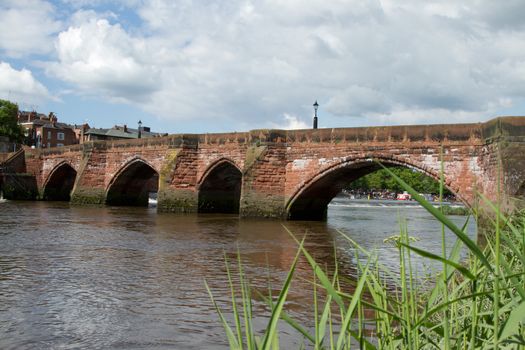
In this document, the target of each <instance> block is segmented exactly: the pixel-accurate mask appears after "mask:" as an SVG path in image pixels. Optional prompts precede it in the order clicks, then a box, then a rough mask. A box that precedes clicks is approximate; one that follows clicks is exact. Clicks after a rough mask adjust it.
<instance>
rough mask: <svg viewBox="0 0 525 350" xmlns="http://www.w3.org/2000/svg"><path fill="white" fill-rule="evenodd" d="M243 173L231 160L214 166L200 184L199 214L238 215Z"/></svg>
mask: <svg viewBox="0 0 525 350" xmlns="http://www.w3.org/2000/svg"><path fill="white" fill-rule="evenodd" d="M241 186H242V172H241V170H240V169H239V168H238V167H237V165H235V163H234V162H232V161H231V160H229V159H226V158H223V159H220V160H218V161H217V162H215V163H214V164H212V165H211V166H210V167H209V168H208V170H207V171H206V172H205V173H204V175H203V176H202V178H201V181H200V184H199V187H198V188H199V198H198V201H199V202H198V212H199V213H225V214H238V213H239V203H240V199H241Z"/></svg>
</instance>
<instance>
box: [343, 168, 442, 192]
mask: <svg viewBox="0 0 525 350" xmlns="http://www.w3.org/2000/svg"><path fill="white" fill-rule="evenodd" d="M388 171H390V172H392V173H393V174H395V175H396V176H398V177H399V178H401V179H403V181H405V182H406V183H407V184H408V185H409V186H410V187H412V188H413V189H414V190H416V191H417V192H418V193H430V194H438V193H439V187H440V186H439V181H436V180H435V179H433V178H431V177H430V176H428V175H425V174H423V173H422V172H419V171H415V170H412V169H409V168H406V167H393V168H389V169H388ZM345 189H346V190H348V191H352V190H354V191H355V190H359V191H364V192H370V191H381V190H389V191H392V192H396V193H400V192H403V191H404V190H405V189H404V188H403V186H401V184H399V182H397V181H396V180H395V179H394V178H393V177H392V176H390V175H389V173H388V172H387V169H380V170H378V171H375V172H373V173H370V174H368V175H366V176H363V177H361V178H359V179H357V180H355V181H352V182H351V183H349V184H348V185H347V186H346V187H345ZM443 195H445V196H451V195H452V193H451V192H450V191H448V190H447V189H446V188H445V189H443Z"/></svg>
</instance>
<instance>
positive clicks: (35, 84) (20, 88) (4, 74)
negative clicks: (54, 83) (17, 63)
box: [0, 61, 51, 107]
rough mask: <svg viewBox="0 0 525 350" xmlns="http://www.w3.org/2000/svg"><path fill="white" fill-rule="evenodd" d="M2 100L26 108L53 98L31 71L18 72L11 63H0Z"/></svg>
mask: <svg viewBox="0 0 525 350" xmlns="http://www.w3.org/2000/svg"><path fill="white" fill-rule="evenodd" d="M0 98H1V99H6V100H10V101H14V102H17V103H18V104H19V105H20V106H22V107H24V106H30V105H38V104H39V103H40V102H42V101H44V100H47V99H50V98H51V96H50V94H49V92H48V90H47V88H46V87H45V86H44V85H42V83H40V82H39V81H38V80H36V79H35V78H34V77H33V74H32V73H31V72H30V71H29V70H27V69H21V70H16V69H14V68H13V67H11V65H10V64H9V63H6V62H1V61H0Z"/></svg>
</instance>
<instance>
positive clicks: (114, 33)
mask: <svg viewBox="0 0 525 350" xmlns="http://www.w3.org/2000/svg"><path fill="white" fill-rule="evenodd" d="M73 19H74V22H76V23H77V25H75V26H71V27H69V28H68V29H67V30H66V31H63V32H61V33H60V34H59V35H58V39H57V41H56V44H55V46H56V51H57V56H58V62H53V63H51V64H49V65H48V66H47V71H48V73H50V74H52V75H54V76H56V77H58V78H60V79H62V80H64V81H66V82H69V83H72V84H74V85H75V86H76V87H77V88H78V89H80V92H81V93H83V94H87V95H94V96H103V97H106V98H109V99H114V100H117V101H122V102H128V103H145V102H147V100H148V99H149V96H150V94H151V93H152V92H153V91H155V90H157V88H158V84H159V72H158V70H157V68H156V67H155V66H154V65H153V64H151V63H150V61H151V55H154V52H151V51H149V50H148V48H147V45H146V43H145V41H144V40H143V39H141V38H134V37H132V36H130V35H128V34H127V33H126V32H125V31H124V29H122V27H121V26H120V25H119V24H111V23H110V22H109V21H108V20H107V19H105V18H97V16H96V13H95V12H93V11H83V12H81V13H76V14H75V15H74V16H73Z"/></svg>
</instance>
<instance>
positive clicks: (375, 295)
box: [206, 169, 525, 350]
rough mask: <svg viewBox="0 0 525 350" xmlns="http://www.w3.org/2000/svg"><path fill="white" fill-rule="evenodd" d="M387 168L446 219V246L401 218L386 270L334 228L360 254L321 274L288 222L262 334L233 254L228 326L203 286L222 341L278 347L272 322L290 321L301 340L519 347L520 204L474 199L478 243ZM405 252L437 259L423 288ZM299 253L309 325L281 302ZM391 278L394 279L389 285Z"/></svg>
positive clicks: (524, 341) (310, 343) (522, 287)
mask: <svg viewBox="0 0 525 350" xmlns="http://www.w3.org/2000/svg"><path fill="white" fill-rule="evenodd" d="M387 171H388V169H387ZM389 173H390V175H391V176H393V177H394V178H395V179H396V181H398V182H399V183H400V184H401V185H402V186H403V188H405V189H406V190H407V191H408V192H409V193H411V194H412V196H413V198H415V199H416V200H417V201H418V202H419V203H420V204H421V205H422V206H423V207H424V208H425V209H426V210H427V211H428V212H429V213H430V214H432V215H433V216H434V217H435V218H436V219H437V220H438V221H439V223H440V224H441V225H442V227H443V233H444V229H445V227H447V228H448V229H449V230H450V231H452V232H453V233H454V234H455V236H456V242H455V244H454V246H453V248H452V249H451V250H450V251H446V250H445V246H446V245H445V242H444V234H443V238H442V239H443V244H442V249H443V250H442V252H441V254H439V255H437V254H434V253H431V252H427V251H424V250H421V249H418V248H416V247H413V246H412V245H411V241H412V239H411V237H410V236H409V233H408V232H407V230H406V227H405V226H404V225H403V224H401V225H400V233H399V235H396V236H393V237H391V238H389V239H388V240H387V243H390V244H392V245H393V246H394V247H396V249H397V251H398V256H399V264H400V274H399V275H398V277H397V279H396V278H395V276H396V274H395V273H394V272H393V271H390V270H389V269H388V268H386V267H384V266H382V265H381V263H380V259H378V257H377V256H376V255H375V253H374V252H368V251H366V250H365V249H363V248H362V247H360V246H359V245H358V244H357V243H356V242H354V241H353V240H352V239H351V238H350V237H347V236H344V234H343V233H341V234H342V235H343V236H344V237H346V240H347V242H348V244H350V245H351V246H352V247H353V248H354V249H355V250H356V251H358V252H359V256H365V257H366V258H361V259H357V255H358V254H356V260H357V269H358V272H359V274H358V278H357V281H355V280H354V281H350V283H346V282H348V281H349V277H347V276H345V275H343V274H341V273H339V271H338V270H337V267H336V268H335V271H333V272H331V273H329V272H328V271H325V270H324V269H323V268H322V267H321V266H319V265H318V264H317V262H316V261H315V259H314V258H313V257H312V256H311V255H310V254H309V253H308V251H307V249H305V248H304V246H303V242H304V238H302V240H300V239H299V238H297V237H295V236H294V234H293V233H292V232H289V231H288V232H289V234H290V235H291V236H292V237H293V238H294V239H295V240H296V241H297V244H298V250H297V255H296V256H295V259H294V261H293V263H292V265H291V267H290V270H289V272H288V276H287V278H286V280H285V282H284V284H283V286H282V287H281V292H280V294H279V296H278V297H277V298H276V299H275V300H274V299H273V298H272V296H271V294H269V295H267V296H263V298H264V300H266V302H267V303H268V306H269V308H270V310H271V313H270V318H269V322H268V324H267V327H266V328H265V330H264V332H263V333H262V334H256V333H257V332H256V331H255V330H254V328H253V323H252V318H253V317H254V316H253V314H252V294H251V290H250V286H249V284H248V283H247V279H246V276H244V272H243V269H242V263H241V261H240V259H239V261H238V271H239V281H240V282H239V283H238V285H234V283H233V282H232V281H233V278H232V276H231V272H230V268H229V262H228V261H226V264H227V274H228V279H229V281H230V291H231V302H232V309H233V319H234V326H233V327H232V326H230V325H229V324H228V322H227V320H226V317H224V315H223V313H222V311H221V310H220V309H219V307H218V306H217V304H216V303H215V301H214V299H213V294H212V292H211V291H210V290H209V288H208V287H207V285H206V288H208V291H209V294H210V297H211V299H212V301H213V303H214V305H215V307H216V310H217V313H218V315H219V318H220V322H221V323H222V325H223V326H224V329H225V333H226V338H227V339H228V342H229V344H230V348H231V349H279V322H280V321H281V322H286V323H288V324H289V325H290V326H292V327H293V328H294V329H295V330H297V332H298V336H299V337H302V338H304V341H305V346H306V347H307V348H312V349H352V348H356V349H414V350H415V349H525V212H521V213H516V214H515V215H513V216H512V217H506V216H505V215H504V214H503V213H502V212H501V211H500V210H499V208H498V206H497V205H494V204H492V203H490V202H489V201H487V200H486V199H484V198H482V199H483V201H484V204H485V206H486V207H488V208H490V209H491V210H492V214H493V216H492V217H493V218H494V220H493V230H492V234H490V235H489V237H487V239H486V241H487V244H486V246H485V247H484V249H482V248H481V247H479V246H478V245H477V244H476V242H474V241H472V240H471V239H470V238H469V237H468V235H467V234H466V232H465V229H466V224H465V226H464V227H457V226H456V225H455V224H454V223H453V222H452V221H451V220H449V219H448V218H447V216H446V215H445V214H444V213H443V211H442V210H441V208H435V207H434V206H433V204H432V203H428V202H426V201H425V200H424V199H423V198H421V197H420V196H419V195H418V194H417V192H416V191H414V190H413V189H412V188H410V187H409V186H408V185H407V184H406V183H404V182H403V181H402V180H401V179H399V178H398V177H397V176H396V175H395V174H393V173H391V172H389ZM461 249H467V251H468V258H467V259H466V260H464V261H461V260H460V250H461ZM413 254H418V255H420V256H422V257H423V258H425V259H430V260H435V261H438V262H440V263H441V264H442V271H441V273H440V274H439V275H438V276H436V278H435V283H434V284H433V287H432V288H430V289H428V288H427V289H423V288H420V287H419V285H418V283H417V281H416V280H415V278H414V275H415V271H414V270H413V268H412V261H411V256H412V255H413ZM300 256H303V257H304V258H305V259H306V260H307V261H308V263H309V265H310V267H311V268H312V274H313V278H312V281H311V283H312V289H313V291H314V303H313V308H314V310H313V311H314V312H313V315H314V320H309V322H307V324H312V323H313V324H314V325H315V327H314V330H313V331H312V330H311V328H309V327H305V326H303V325H302V323H301V322H300V320H294V319H292V317H290V316H289V315H288V314H287V313H286V310H285V306H286V297H287V295H288V292H289V290H290V286H291V283H292V281H293V276H294V272H295V268H296V264H297V260H298V259H299V257H300ZM336 266H337V263H336ZM385 276H391V277H392V278H385ZM392 280H397V281H398V283H397V285H395V286H394V287H393V286H392ZM349 284H351V285H352V286H353V288H351V290H345V289H344V288H343V287H342V285H349ZM321 291H322V293H321ZM365 312H368V313H370V312H372V313H373V317H368V318H365V317H364V314H365ZM312 321H313V322H312ZM371 323H372V324H373V327H372V328H373V331H372V332H370V331H369V328H370V327H369V326H370V324H371ZM367 326H368V327H367ZM367 328H368V330H367Z"/></svg>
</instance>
